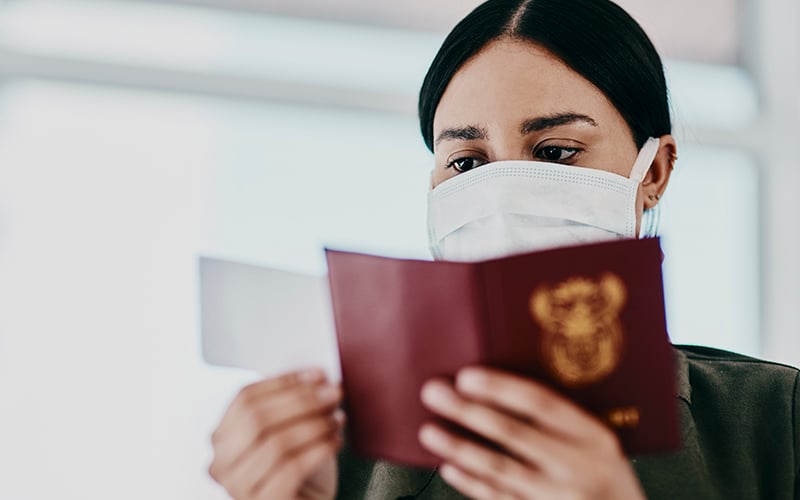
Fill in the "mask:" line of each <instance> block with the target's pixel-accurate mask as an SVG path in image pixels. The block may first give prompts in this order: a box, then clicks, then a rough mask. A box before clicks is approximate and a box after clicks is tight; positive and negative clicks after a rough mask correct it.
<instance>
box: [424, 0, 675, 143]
mask: <svg viewBox="0 0 800 500" xmlns="http://www.w3.org/2000/svg"><path fill="white" fill-rule="evenodd" d="M503 38H506V39H513V40H521V41H527V42H530V43H533V44H536V45H538V46H540V47H542V48H544V49H546V50H548V51H549V52H551V53H552V54H553V55H555V56H556V57H558V58H559V59H560V60H561V61H563V62H564V64H566V65H567V66H569V67H570V68H572V70H573V71H575V72H576V73H578V74H579V75H581V76H583V77H584V78H586V79H587V80H588V81H589V82H591V83H592V84H593V85H594V86H595V87H597V88H598V89H599V90H600V91H601V92H602V93H603V94H604V95H605V96H606V98H607V99H608V100H609V101H610V102H611V104H612V105H613V106H614V107H615V108H616V109H617V111H619V113H620V114H621V115H622V117H623V118H624V119H625V122H626V123H627V124H628V127H630V129H631V132H632V134H633V140H634V141H635V143H636V145H637V147H639V148H641V147H642V146H643V145H644V143H645V141H646V140H647V138H648V137H660V136H662V135H665V134H669V133H671V131H672V120H671V118H670V112H669V99H668V95H667V84H666V80H665V78H664V67H663V65H662V62H661V57H660V56H659V55H658V52H657V51H656V49H655V47H654V46H653V44H652V42H651V41H650V39H649V38H648V37H647V35H646V34H645V32H644V30H642V28H641V26H639V24H638V23H637V22H636V21H635V20H634V19H633V18H632V17H631V16H630V15H628V13H627V12H625V11H624V10H623V9H622V8H621V7H619V6H618V5H617V4H615V3H613V2H611V1H610V0H489V1H487V2H484V3H483V4H481V5H479V6H478V7H477V8H476V9H475V10H473V11H472V12H471V13H470V14H469V15H467V17H465V18H464V19H463V20H461V22H459V23H458V24H457V25H456V27H455V28H453V31H451V32H450V34H449V35H448V36H447V38H446V39H445V41H444V43H443V44H442V47H441V48H440V49H439V52H438V53H437V54H436V57H435V58H434V60H433V62H432V63H431V66H430V68H429V69H428V73H427V75H426V76H425V80H424V81H423V83H422V88H421V90H420V95H419V122H420V129H421V132H422V137H423V139H424V140H425V144H426V145H427V146H428V149H430V150H431V151H433V146H434V144H433V141H434V138H433V119H434V116H435V114H436V108H437V107H438V105H439V101H440V100H441V98H442V95H443V94H444V92H445V90H446V89H447V86H448V84H449V83H450V80H451V79H452V78H453V76H454V75H455V74H456V73H457V72H458V70H459V69H460V68H461V67H462V66H463V65H464V63H466V62H467V61H468V60H469V59H471V58H472V57H473V56H475V55H476V54H478V53H479V52H480V51H481V50H482V49H483V48H484V47H486V46H487V45H488V44H489V43H491V42H493V41H495V40H499V39H503ZM496 76H497V77H498V78H502V74H498V75H496Z"/></svg>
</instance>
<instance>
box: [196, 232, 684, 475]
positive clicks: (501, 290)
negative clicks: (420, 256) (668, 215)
mask: <svg viewBox="0 0 800 500" xmlns="http://www.w3.org/2000/svg"><path fill="white" fill-rule="evenodd" d="M326 255H327V261H328V281H329V286H330V297H327V298H326V300H330V304H331V305H329V306H328V307H331V306H332V310H333V320H334V321H333V322H334V323H335V332H336V344H338V358H339V362H340V366H341V377H342V384H343V387H344V393H345V410H346V412H347V415H348V439H349V442H350V447H351V448H352V450H353V451H354V452H356V453H357V454H360V455H363V456H367V457H371V458H376V459H384V460H389V461H393V462H397V463H402V464H406V465H412V466H421V467H433V466H436V465H438V463H439V461H440V460H439V459H438V458H436V457H435V456H433V455H431V454H429V453H428V452H427V451H425V450H424V449H423V448H422V446H421V445H420V444H419V443H418V440H417V433H418V430H419V428H420V426H421V425H422V424H423V423H424V422H426V421H428V420H431V419H435V417H434V415H433V414H431V413H430V412H428V411H427V410H426V409H425V408H424V407H423V405H422V403H421V402H420V396H419V394H420V390H421V387H422V385H423V384H424V383H425V381H427V380H428V379H430V378H432V377H436V376H444V377H452V376H453V375H454V374H455V373H456V372H457V371H458V370H459V369H460V368H462V367H464V366H467V365H487V366H492V367H497V368H501V369H505V370H508V371H511V372H515V373H518V374H521V375H523V376H527V377H531V378H533V379H536V380H538V381H540V382H544V383H546V384H547V385H549V386H550V387H552V388H553V389H555V390H556V391H558V392H560V393H561V394H563V395H564V396H566V397H567V398H569V399H571V400H573V401H574V402H576V403H577V404H578V405H580V406H582V407H584V408H585V409H586V410H588V411H589V412H591V413H593V414H594V415H596V416H597V418H599V419H601V420H602V421H604V422H605V423H606V424H607V425H608V426H609V427H610V428H611V429H612V430H614V431H615V432H616V433H617V435H618V436H619V438H620V442H621V443H622V446H623V448H624V449H625V451H626V452H627V453H628V454H630V455H640V454H650V453H662V452H670V451H674V450H676V449H678V448H679V446H680V429H679V420H678V409H677V399H676V397H675V394H676V390H675V383H676V381H675V368H674V352H673V349H672V347H671V345H670V343H669V339H668V336H667V331H666V322H665V315H664V297H663V284H662V276H661V249H660V246H659V241H658V240H657V239H643V240H618V241H614V242H608V243H598V244H593V245H587V246H578V247H568V248H560V249H554V250H546V251H541V252H535V253H529V254H523V255H516V256H511V257H505V258H500V259H494V260H489V261H484V262H477V263H461V262H430V261H420V260H406V259H395V258H388V257H378V256H374V255H366V254H359V253H352V252H343V251H336V250H326ZM202 267H203V263H202V260H201V289H203V290H202V293H201V302H205V303H203V304H201V305H202V308H203V312H202V316H203V337H204V346H207V344H208V341H207V340H208V339H207V336H208V335H209V334H208V333H207V332H206V326H205V323H206V316H207V310H213V309H214V306H213V304H209V303H208V302H209V300H212V299H213V291H214V290H211V289H209V287H213V286H214V282H213V281H214V280H211V279H207V278H204V276H203V269H202ZM215 272H219V271H215ZM253 272H255V268H253V269H251V272H250V274H252V273H253ZM229 292H230V290H229ZM228 295H230V294H228ZM209 297H211V299H209ZM252 299H253V297H248V298H247V299H246V300H249V301H251V302H252ZM234 309H235V308H234ZM261 310H263V311H270V310H271V311H272V312H271V313H269V312H267V313H266V314H267V316H275V315H278V316H280V315H283V316H285V315H286V310H287V308H286V307H271V306H270V304H269V303H264V304H263V305H262V306H261ZM214 316H215V317H214V327H215V329H216V330H217V332H219V331H224V329H225V325H226V324H230V322H235V321H236V318H231V319H230V321H228V322H227V323H226V321H225V319H224V318H221V317H220V315H219V314H216V313H215V314H214ZM223 316H224V315H223ZM240 320H241V318H239V323H240V324H241V321H240ZM304 321H305V322H306V323H307V319H305V320H304ZM271 324H280V325H285V324H288V321H287V320H283V321H278V322H276V321H275V320H274V318H273V320H272V323H271ZM250 326H251V327H252V326H253V324H252V323H251V324H250ZM255 335H257V336H258V337H259V338H260V339H261V340H260V344H258V345H259V346H260V348H261V349H262V350H263V349H267V350H269V349H272V347H270V346H273V347H274V348H278V347H276V346H278V345H279V344H280V343H281V342H284V341H286V339H287V338H289V337H288V335H289V333H288V332H285V331H284V332H281V331H260V332H257V333H256V334H255ZM218 337H219V335H217V338H216V340H215V342H216V343H217V344H219V343H220V340H219V338H218ZM265 338H268V339H271V340H267V341H265V340H264V339H265ZM239 344H241V340H240V341H239ZM240 348H241V346H240ZM278 349H279V348H278ZM245 350H246V351H250V350H249V349H246V348H245ZM311 350H312V351H313V349H311ZM204 352H205V355H206V359H208V360H210V361H211V362H216V363H220V362H221V360H220V359H218V358H219V356H217V358H216V359H214V358H215V357H214V355H213V354H214V353H213V352H209V350H208V349H204ZM309 361H310V362H311V361H313V359H312V360H309ZM221 364H232V363H230V362H228V363H225V362H224V360H223V361H222V362H221Z"/></svg>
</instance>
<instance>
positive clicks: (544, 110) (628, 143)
mask: <svg viewBox="0 0 800 500" xmlns="http://www.w3.org/2000/svg"><path fill="white" fill-rule="evenodd" d="M433 131H434V144H435V145H434V153H435V158H436V166H435V169H434V172H433V177H432V183H433V185H434V186H436V185H438V184H439V183H441V182H443V181H445V180H447V179H449V178H451V177H453V176H456V175H458V174H459V173H461V172H465V171H467V170H470V169H473V168H478V167H480V166H481V165H484V164H486V163H490V162H495V161H501V160H538V161H547V162H554V163H563V164H566V165H577V166H581V167H587V168H596V169H602V170H607V171H609V172H613V173H616V174H619V175H622V176H625V177H628V176H629V175H630V171H631V167H632V166H633V164H634V162H635V160H636V157H637V155H638V149H637V147H636V144H635V142H634V140H633V135H632V133H631V130H630V128H629V127H628V125H627V123H626V122H625V120H624V119H623V118H622V115H620V114H619V112H618V111H617V109H616V108H615V107H614V106H613V105H612V104H611V103H610V102H609V101H608V99H607V98H606V97H605V96H604V95H603V93H602V92H600V90H599V89H597V88H596V87H595V86H594V85H592V84H591V83H590V82H589V81H588V80H586V79H585V78H583V77H582V76H580V75H579V74H578V73H576V72H575V71H573V70H572V69H570V68H569V67H568V66H567V65H565V64H564V63H563V62H561V61H560V60H559V59H558V58H556V57H555V56H553V55H552V54H551V53H549V52H548V51H546V50H544V49H543V48H540V47H539V46H537V45H534V44H532V43H528V42H523V41H516V40H497V41H494V42H492V43H490V44H489V45H487V46H486V47H485V48H484V49H483V50H482V51H481V52H480V53H479V54H478V55H476V56H475V57H473V58H472V59H471V60H469V61H468V62H467V63H466V64H465V65H464V66H463V67H462V68H461V69H460V70H459V71H458V72H457V73H456V75H455V76H454V77H453V79H452V80H451V81H450V84H449V86H448V87H447V90H446V91H445V93H444V95H443V96H442V99H441V101H440V102H439V106H438V108H437V109H436V115H435V117H434V122H433ZM670 139H671V138H670ZM673 145H674V144H673ZM646 182H647V181H646ZM665 184H666V183H664V186H663V187H666V185H665ZM659 189H660V188H659ZM643 194H644V193H642V188H641V187H640V193H639V196H638V197H637V203H636V208H637V220H641V212H642V209H643V208H644V203H643V201H642V200H643V198H646V197H645V196H643ZM657 194H660V192H659V193H657ZM648 205H654V203H652V201H649V202H648Z"/></svg>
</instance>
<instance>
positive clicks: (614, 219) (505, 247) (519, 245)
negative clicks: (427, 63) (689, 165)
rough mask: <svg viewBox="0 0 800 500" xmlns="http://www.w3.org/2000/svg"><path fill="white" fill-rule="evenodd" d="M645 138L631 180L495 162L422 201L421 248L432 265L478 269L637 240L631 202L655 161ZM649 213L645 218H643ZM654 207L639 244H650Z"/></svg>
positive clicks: (653, 147) (653, 145) (652, 143)
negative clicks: (516, 257)
mask: <svg viewBox="0 0 800 500" xmlns="http://www.w3.org/2000/svg"><path fill="white" fill-rule="evenodd" d="M658 146H659V141H658V139H654V138H650V139H648V140H647V142H646V143H645V145H644V146H643V147H642V149H641V151H640V152H639V156H638V158H637V159H636V162H635V163H634V165H633V168H632V169H631V175H630V177H623V176H621V175H617V174H613V173H611V172H607V171H605V170H598V169H592V168H583V167H574V166H568V165H561V164H558V163H547V162H539V161H499V162H495V163H490V164H487V165H483V166H481V167H479V168H476V169H473V170H470V171H468V172H465V173H463V174H459V175H457V176H455V177H453V178H451V179H448V180H446V181H444V182H442V183H441V184H439V185H438V186H436V187H435V188H434V189H432V190H431V191H430V193H428V243H429V244H430V248H431V253H432V254H433V257H434V258H435V259H437V260H441V259H444V260H454V261H478V260H485V259H492V258H496V257H504V256H507V255H512V254H516V253H523V252H531V251H535V250H544V249H547V248H555V247H560V246H570V245H580V244H586V243H596V242H600V241H607V240H613V239H617V238H635V237H636V194H637V192H638V189H639V184H640V183H641V182H642V180H643V179H644V177H645V175H646V174H647V171H648V170H649V168H650V165H651V164H652V163H653V160H654V159H655V156H656V153H658ZM648 212H650V213H648ZM658 219H659V212H658V205H656V208H655V209H653V210H645V214H644V216H643V218H642V231H640V234H641V236H643V237H644V236H655V234H656V231H657V224H658Z"/></svg>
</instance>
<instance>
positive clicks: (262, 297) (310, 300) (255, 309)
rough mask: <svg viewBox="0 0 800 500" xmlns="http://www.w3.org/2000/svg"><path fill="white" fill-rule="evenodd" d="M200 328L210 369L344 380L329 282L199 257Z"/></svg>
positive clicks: (309, 276)
mask: <svg viewBox="0 0 800 500" xmlns="http://www.w3.org/2000/svg"><path fill="white" fill-rule="evenodd" d="M200 325H201V332H202V339H203V357H204V359H205V360H206V361H207V362H208V363H210V364H213V365H221V366H233V367H237V368H245V369H248V370H255V371H258V372H260V373H261V374H263V375H265V376H274V375H278V374H281V373H284V372H287V371H292V370H297V369H302V368H309V367H319V368H323V369H324V370H325V372H326V373H327V375H328V377H329V378H330V379H331V380H333V381H339V380H341V371H340V368H339V354H338V349H337V343H336V330H335V326H334V321H333V312H332V308H331V301H330V289H329V287H328V280H327V278H326V277H319V276H312V275H307V274H300V273H294V272H289V271H282V270H278V269H270V268H266V267H260V266H252V265H247V264H240V263H236V262H229V261H224V260H218V259H211V258H206V257H200Z"/></svg>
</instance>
